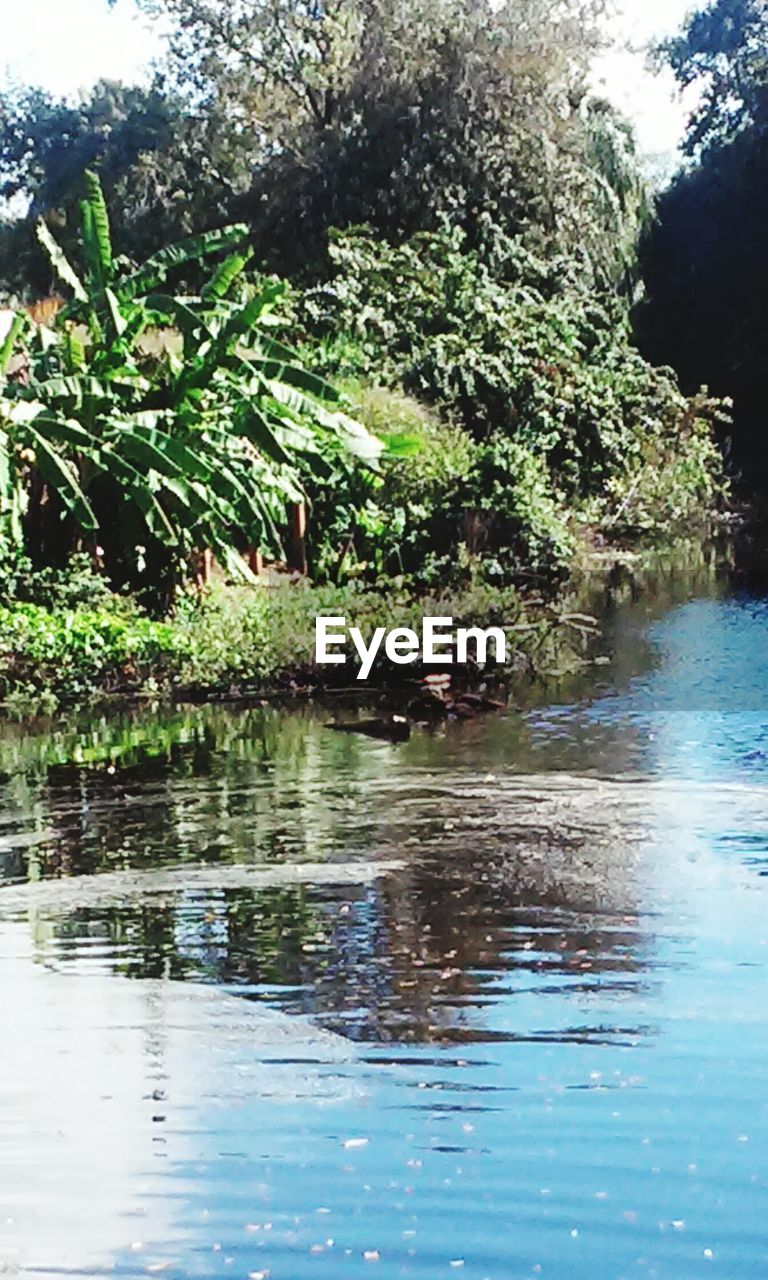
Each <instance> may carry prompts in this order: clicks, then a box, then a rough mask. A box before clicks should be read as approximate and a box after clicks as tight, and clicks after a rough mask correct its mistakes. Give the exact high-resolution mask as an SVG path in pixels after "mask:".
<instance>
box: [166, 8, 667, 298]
mask: <svg viewBox="0 0 768 1280" xmlns="http://www.w3.org/2000/svg"><path fill="white" fill-rule="evenodd" d="M143 2H144V5H145V8H146V9H147V10H149V11H150V12H152V13H154V14H162V15H163V16H164V17H165V18H166V19H170V27H169V31H170V35H169V46H168V67H167V74H168V75H169V77H170V81H171V83H172V84H174V86H175V88H176V90H177V92H179V93H182V92H186V93H187V94H188V95H189V96H190V98H191V101H192V103H193V104H194V105H195V107H196V109H200V110H204V111H206V112H208V111H210V112H213V113H214V114H215V115H216V116H217V117H219V118H226V119H227V120H228V121H229V122H230V128H231V129H232V131H233V133H234V134H235V135H236V136H237V137H238V138H240V139H241V140H243V145H244V146H245V147H246V149H248V150H249V153H250V156H251V158H252V173H253V180H252V185H251V190H250V192H249V195H248V196H247V197H246V198H245V199H244V200H243V201H242V202H240V204H239V205H238V206H237V208H238V213H240V214H242V215H243V216H244V217H246V218H247V219H248V220H249V221H250V222H251V223H252V225H253V226H254V229H255V239H256V242H257V243H258V244H259V245H260V246H264V248H265V251H266V252H267V253H268V254H270V255H271V261H272V263H273V264H274V265H277V266H279V267H281V268H282V267H284V266H285V265H286V264H287V265H288V266H291V267H293V266H296V265H299V266H305V265H307V263H309V264H315V265H316V263H317V261H318V259H320V258H322V255H323V252H324V248H325V244H326V237H327V232H328V230H329V229H330V228H332V227H341V228H344V227H349V226H352V225H355V224H359V223H369V224H371V225H372V226H374V227H375V228H376V229H377V230H378V231H379V232H380V233H381V234H383V235H385V236H386V237H388V238H389V239H391V240H396V239H397V238H402V237H404V236H407V235H410V234H412V233H413V232H415V231H421V230H436V229H437V228H438V227H439V226H440V225H442V224H444V223H445V222H448V223H450V224H452V225H457V226H460V227H461V229H462V230H463V231H464V232H465V233H467V234H468V235H470V237H472V235H473V233H474V231H475V229H476V228H477V227H478V226H481V225H483V222H484V220H485V221H487V219H488V218H489V217H490V218H491V220H492V221H493V222H494V223H497V224H501V225H503V226H504V228H505V230H506V231H507V232H519V233H520V234H522V235H524V236H525V238H526V240H527V242H528V243H529V245H530V247H531V248H534V249H537V250H542V249H543V250H545V251H553V252H565V253H568V254H570V255H572V256H574V257H580V258H581V259H582V261H583V266H584V272H585V275H591V276H592V278H596V279H599V280H600V281H601V282H606V280H611V282H612V281H613V279H615V277H616V274H617V258H620V259H621V264H620V265H619V266H618V275H619V276H621V275H622V272H623V268H624V266H625V265H626V263H625V261H624V259H625V257H626V251H627V247H628V245H631V246H632V251H633V246H634V238H635V236H634V229H635V228H634V227H633V228H632V231H631V233H630V234H629V235H627V225H628V224H632V223H633V220H634V219H635V218H636V217H637V216H639V215H640V214H641V212H642V210H643V208H644V203H643V202H644V197H643V193H642V191H641V184H640V183H639V182H638V180H637V166H636V164H635V163H634V157H633V154H632V146H631V141H630V139H629V137H628V136H627V135H626V133H625V134H624V136H623V138H622V137H620V134H621V129H620V128H618V127H617V125H616V122H615V116H614V117H612V115H611V113H610V111H609V109H608V108H607V107H606V106H605V105H603V106H602V107H600V108H599V109H594V108H591V107H589V106H588V104H587V97H588V91H587V86H588V71H589V66H590V63H591V58H592V55H593V53H594V51H595V49H596V47H597V46H598V44H599V42H600V26H599V18H600V15H601V12H602V3H601V0H560V2H559V3H557V4H552V3H550V0H504V3H502V4H495V3H492V2H491V0H476V2H475V3H473V4H466V3H465V0H326V2H325V3H316V2H315V0H302V2H301V3H294V2H293V0H233V2H232V0H143ZM617 143H620V144H621V145H620V146H619V147H618V148H616V147H615V144H617ZM622 151H623V160H624V161H626V160H627V159H630V160H631V162H632V163H631V165H630V168H631V170H632V174H633V176H632V180H631V182H629V183H626V182H624V181H623V180H624V178H625V177H626V174H627V170H626V167H625V168H624V170H623V173H622V183H623V185H621V184H620V185H619V187H616V186H614V185H613V179H614V178H615V177H616V176H618V175H617V170H616V168H615V166H612V164H611V163H610V161H615V160H616V159H617V157H618V155H619V153H620V152H622ZM611 153H612V154H611Z"/></svg>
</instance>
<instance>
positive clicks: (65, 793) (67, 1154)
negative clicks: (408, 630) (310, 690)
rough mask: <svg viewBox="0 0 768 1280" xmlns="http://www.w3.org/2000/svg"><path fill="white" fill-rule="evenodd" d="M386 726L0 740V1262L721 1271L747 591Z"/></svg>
mask: <svg viewBox="0 0 768 1280" xmlns="http://www.w3.org/2000/svg"><path fill="white" fill-rule="evenodd" d="M676 591H677V595H676V597H670V598H667V597H665V596H664V595H663V594H661V595H659V596H657V597H655V598H653V597H651V598H648V597H646V598H644V599H643V600H641V601H639V602H636V603H634V604H630V605H627V606H625V607H623V608H622V609H619V610H618V611H617V612H615V613H614V614H613V615H612V616H611V617H610V618H609V621H608V632H607V636H606V642H605V651H606V654H609V655H610V656H611V662H610V663H609V664H605V665H601V666H598V667H596V668H595V669H594V670H592V671H591V672H589V673H586V674H585V675H584V676H583V677H580V678H579V679H578V680H575V681H571V682H570V683H565V682H563V683H561V684H560V685H558V686H555V687H553V688H552V689H550V690H549V691H548V693H547V696H546V698H545V699H544V701H543V702H542V701H541V700H539V701H537V700H536V699H535V698H534V697H533V696H532V697H531V698H530V699H529V700H528V702H527V705H526V706H525V707H523V708H522V709H521V710H510V711H509V713H507V714H506V715H504V716H502V717H499V718H497V719H493V720H484V721H482V722H480V721H477V722H472V723H468V724H464V725H461V726H449V727H448V728H447V729H445V730H444V731H440V732H438V733H436V734H431V735H430V734H418V735H416V736H414V737H413V738H412V740H411V741H410V742H409V743H405V744H400V745H396V746H392V745H389V744H385V743H381V742H376V741H372V740H368V739H362V738H353V737H346V736H341V735H335V734H331V733H328V732H327V731H326V730H324V729H323V728H322V721H323V719H326V718H327V715H328V712H327V710H325V711H313V710H312V709H311V708H306V707H305V708H299V709H294V710H293V711H292V712H289V713H285V712H281V711H278V710H276V709H274V708H271V707H265V708H258V709H255V710H248V711H239V712H229V711H227V710H225V709H223V708H213V709H211V708H208V709H204V708H202V709H196V710H194V711H193V712H190V713H188V714H187V713H180V712H179V713H162V714H159V715H158V714H149V713H145V714H136V715H134V716H123V717H116V718H114V719H112V720H110V721H103V720H102V721H92V722H90V723H84V724H82V725H80V726H73V727H66V726H50V727H48V729H47V730H46V731H45V732H42V731H41V732H36V733H29V732H27V733H24V732H22V731H21V730H14V729H12V728H10V727H8V728H7V730H6V731H5V733H4V734H3V736H2V738H0V770H2V771H3V778H4V782H3V798H4V804H3V809H2V814H0V874H1V875H2V876H3V877H4V887H2V889H0V1026H2V1047H1V1048H0V1273H1V1272H2V1271H3V1268H5V1270H6V1271H8V1272H10V1273H11V1274H14V1273H21V1274H23V1275H30V1276H36V1275H46V1276H67V1277H85V1276H94V1275H100V1274H103V1273H106V1274H110V1275H117V1276H121V1277H138V1276H146V1275H148V1274H149V1275H152V1274H162V1275H166V1276H169V1277H187V1276H204V1277H219V1276H233V1277H238V1278H240V1280H245V1277H248V1276H250V1277H265V1276H269V1277H270V1280H281V1278H285V1280H304V1277H307V1278H308V1280H310V1278H311V1277H314V1276H318V1277H321V1278H322V1280H334V1278H335V1277H339V1278H342V1277H351V1278H357V1277H363V1278H365V1277H368V1276H372V1277H379V1278H380V1280H390V1278H394V1277H413V1278H414V1280H439V1277H441V1276H446V1277H448V1276H450V1275H453V1274H456V1275H459V1276H462V1277H465V1278H466V1280H484V1278H487V1280H518V1278H520V1280H523V1278H527V1277H535V1276H544V1277H551V1278H553V1280H596V1277H599V1278H600V1280H620V1278H627V1280H629V1278H631V1277H644V1276H645V1277H650V1276H653V1277H660V1278H664V1277H669V1278H670V1280H699V1278H700V1277H706V1276H709V1275H711V1276H713V1277H720V1278H721V1280H725V1278H727V1280H737V1278H738V1280H751V1278H752V1277H755V1280H757V1277H761V1278H762V1277H763V1276H764V1275H765V1274H766V1266H767V1264H768V1233H767V1232H766V1229H765V1227H764V1222H765V1205H766V1181H767V1180H768V1090H767V1089H766V1085H767V1084H768V1014H767V1012H766V1000H765V992H766V980H767V979H768V912H767V910H766V908H767V907H768V896H767V894H768V879H767V878H766V872H768V790H767V789H766V779H767V778H768V603H766V602H765V601H762V600H757V599H752V598H750V597H747V596H742V597H735V598H734V597H730V596H728V594H727V593H726V592H725V591H724V590H721V589H720V588H719V587H712V588H711V589H709V590H708V592H707V593H706V595H705V596H704V597H703V598H699V599H691V600H689V599H687V598H686V597H687V596H688V595H689V594H691V592H689V591H688V590H686V589H685V586H683V588H682V589H680V588H679V586H678V587H677V588H676Z"/></svg>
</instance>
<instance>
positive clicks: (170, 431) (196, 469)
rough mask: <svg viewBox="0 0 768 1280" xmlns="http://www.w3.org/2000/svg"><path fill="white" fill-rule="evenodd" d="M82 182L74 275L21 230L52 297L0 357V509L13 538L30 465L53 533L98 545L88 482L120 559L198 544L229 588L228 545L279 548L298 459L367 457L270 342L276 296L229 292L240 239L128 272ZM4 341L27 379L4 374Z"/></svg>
mask: <svg viewBox="0 0 768 1280" xmlns="http://www.w3.org/2000/svg"><path fill="white" fill-rule="evenodd" d="M84 181H85V196H84V199H83V200H82V202H81V234H80V246H81V259H82V261H81V264H80V266H79V268H76V267H75V266H74V265H73V264H72V263H71V262H70V261H69V260H68V259H67V257H66V256H65V254H64V252H63V251H62V249H61V248H60V246H59V245H58V243H57V242H56V240H55V239H54V237H53V235H52V233H51V231H50V230H49V228H48V227H47V226H46V224H45V223H44V222H41V223H40V224H39V226H38V235H39V239H40V242H41V244H42V245H43V247H44V248H45V250H46V252H47V254H48V257H49V260H50V263H51V267H52V269H53V270H54V271H55V273H56V275H57V277H58V279H59V281H60V283H61V285H62V286H63V287H64V288H65V289H66V290H67V292H68V294H69V301H68V302H67V304H66V305H65V306H64V307H63V308H62V310H61V311H60V312H59V313H58V314H57V316H56V317H55V320H54V322H53V323H52V324H51V325H50V326H43V325H34V324H33V323H32V322H31V321H29V320H27V319H25V318H23V317H17V319H16V320H15V321H14V323H13V325H12V329H11V332H10V333H9V334H8V336H7V338H6V340H5V341H4V342H3V344H2V346H1V347H0V513H2V512H4V511H6V509H8V511H10V510H11V508H13V509H14V510H16V512H17V518H16V521H15V525H14V526H13V527H14V529H15V530H16V533H17V534H18V529H19V521H18V505H19V504H18V493H19V488H20V484H21V480H22V478H23V476H24V474H25V469H26V470H27V471H28V470H29V468H30V467H34V468H36V469H37V471H38V472H39V474H40V476H41V477H42V479H43V480H44V482H45V484H46V485H47V486H49V487H50V488H51V489H52V490H53V491H55V493H56V494H57V495H58V498H59V500H60V503H61V505H62V507H63V508H64V509H65V510H66V511H67V512H68V513H69V517H70V524H73V525H74V527H75V528H76V529H77V530H78V531H80V533H84V534H86V535H91V536H93V537H94V538H98V534H99V531H100V527H101V523H102V522H103V520H104V514H103V511H101V510H100V509H99V504H98V502H96V501H95V499H94V495H95V494H96V493H97V492H103V482H104V480H105V479H106V480H107V481H108V484H109V485H111V486H112V487H113V489H114V491H115V493H116V497H117V501H118V503H119V505H120V510H121V512H122V513H123V516H124V518H123V520H122V523H123V525H124V527H125V538H126V540H128V541H129V542H130V541H131V540H133V544H134V547H135V549H136V550H137V554H138V553H139V551H138V549H139V544H140V543H141V542H144V543H145V542H146V540H147V538H149V539H154V540H156V541H157V542H159V543H161V544H163V545H164V546H165V547H167V548H169V549H170V551H171V552H172V553H173V554H174V555H176V556H177V557H179V559H180V558H181V557H183V556H184V555H185V554H187V553H188V552H190V551H191V550H192V549H194V548H196V547H204V546H207V547H211V548H212V549H213V550H214V551H215V552H216V554H217V555H218V557H219V558H220V560H221V561H222V563H224V564H225V565H226V566H227V567H228V569H229V570H230V571H231V572H232V573H234V574H236V575H238V576H245V577H247V576H248V573H249V571H248V569H247V568H246V566H245V563H244V561H243V560H242V558H241V556H240V555H238V554H237V551H236V545H237V543H238V541H240V542H246V543H249V544H251V545H258V546H261V547H263V548H264V549H265V550H267V551H272V552H275V553H279V551H280V550H281V530H282V528H283V527H284V524H285V510H286V505H287V504H288V503H289V502H297V501H300V500H301V499H302V496H303V494H302V488H301V483H300V471H301V466H304V468H305V469H306V465H307V460H309V463H310V466H311V467H312V468H315V467H316V468H317V469H318V470H322V468H324V467H329V466H331V465H333V463H334V461H335V460H337V459H338V458H339V457H340V456H346V455H349V454H353V455H356V456H357V457H360V458H362V459H365V461H366V462H368V463H369V464H371V465H375V464H376V461H377V459H378V457H379V454H380V453H381V450H382V444H381V442H380V441H378V440H377V439H375V438H374V437H373V436H371V435H370V433H369V432H368V431H366V429H365V428H364V427H363V426H362V425H361V424H360V423H359V422H357V421H356V420H355V419H354V417H352V416H350V415H349V413H347V411H346V406H345V404H344V402H343V401H342V399H341V397H340V396H339V394H338V392H337V391H336V390H335V389H334V388H333V387H331V386H330V385H329V384H328V383H327V382H325V381H324V380H323V379H322V378H319V377H318V376H317V375H315V374H314V373H312V372H310V371H309V370H307V369H306V368H304V367H303V366H302V364H301V362H300V360H299V359H298V358H297V357H296V355H295V354H294V353H293V352H292V351H291V350H290V349H289V348H288V347H286V346H285V345H283V343H282V342H281V341H280V339H279V338H278V336H277V334H276V329H277V328H278V326H279V323H280V308H281V305H282V304H283V303H284V300H285V294H286V288H285V286H284V285H283V284H282V283H281V282H279V281H274V280H269V281H266V282H264V283H262V284H261V286H259V287H254V286H252V285H249V284H248V283H247V282H246V281H245V277H244V272H245V269H246V267H247V266H248V263H249V261H250V253H249V252H248V250H247V248H246V247H245V244H246V235H247V229H246V228H245V227H244V226H232V227H227V228H224V229H223V230H220V231H211V232H208V233H206V234H205V235H201V236H197V237H192V238H190V239H188V240H186V241H182V242H181V243H179V244H176V245H172V246H169V247H168V248H166V249H164V250H162V251H161V252H160V253H157V254H155V255H154V256H153V257H152V258H150V259H149V260H148V261H147V262H145V263H144V264H143V265H142V266H140V267H139V268H138V269H132V268H128V267H127V266H126V264H125V262H124V261H122V260H121V259H120V258H118V257H116V256H115V254H114V252H113V246H112V241H111V234H110V225H109V217H108V213H107V208H106V204H105V201H104V195H103V192H102V188H101V185H100V183H99V180H98V177H97V176H96V175H95V174H93V173H86V175H85V179H84ZM225 252H226V256H225V257H223V259H222V260H221V261H219V263H218V265H217V266H216V267H215V269H214V270H213V273H212V274H211V276H210V278H209V279H208V281H207V283H206V284H205V285H204V286H203V287H202V289H201V290H200V291H199V293H198V294H197V295H195V296H179V295H177V294H176V293H174V292H172V291H169V290H168V289H167V282H168V278H169V276H170V275H171V273H172V272H174V271H175V270H177V269H178V268H180V267H183V266H185V265H188V264H195V265H199V264H200V263H201V262H202V261H203V260H204V259H206V258H209V257H212V256H216V255H217V256H219V257H221V255H222V254H223V253H225ZM20 345H21V346H22V347H23V349H24V352H25V357H24V358H25V360H26V362H27V369H26V372H25V375H24V376H22V377H20V376H15V377H14V376H13V375H12V374H10V373H9V371H8V366H9V362H10V359H11V356H12V354H13V352H14V351H17V350H18V349H19V346H20ZM12 494H15V495H16V497H15V498H12V497H11V496H10V495H12ZM9 504H10V506H9ZM14 504H15V506H14ZM137 530H138V531H139V532H137ZM126 550H127V551H128V552H130V550H131V548H130V546H129V547H127V548H126Z"/></svg>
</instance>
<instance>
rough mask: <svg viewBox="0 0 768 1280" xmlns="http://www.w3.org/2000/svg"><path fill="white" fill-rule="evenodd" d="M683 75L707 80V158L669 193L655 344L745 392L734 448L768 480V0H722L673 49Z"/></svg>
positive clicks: (674, 359)
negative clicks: (767, 390)
mask: <svg viewBox="0 0 768 1280" xmlns="http://www.w3.org/2000/svg"><path fill="white" fill-rule="evenodd" d="M666 50H667V55H668V57H669V58H670V61H671V64H672V66H673V67H674V69H675V72H676V74H677V76H678V79H679V81H680V83H681V84H683V85H686V84H692V83H696V84H700V85H701V87H702V90H703V94H702V98H701V104H700V106H699V107H698V108H697V109H696V110H695V111H694V114H693V116H692V119H691V122H690V127H689V131H688V136H687V147H688V150H689V152H690V153H691V154H692V155H693V156H695V157H697V158H696V159H695V160H693V161H692V162H691V163H690V164H689V166H688V167H687V168H686V169H684V170H683V171H682V172H681V173H680V175H679V176H678V177H677V178H676V180H675V181H674V182H673V183H672V185H671V187H670V188H669V189H668V190H667V191H666V192H664V193H663V195H662V197H661V199H660V201H659V206H658V218H657V221H656V224H655V226H654V229H653V232H652V234H651V236H650V238H649V241H648V245H647V247H646V253H645V264H644V265H645V279H646V286H647V293H648V301H647V303H646V304H645V306H644V308H643V309H642V310H641V312H640V314H639V317H638V329H639V334H640V337H641V340H642V343H643V346H644V349H645V351H646V353H647V354H648V355H649V356H650V357H651V358H652V359H654V360H657V361H662V362H664V363H669V364H672V365H673V366H674V367H675V368H676V369H677V370H678V372H679V373H680V375H681V377H682V379H683V382H684V384H685V385H686V386H687V388H688V389H689V390H693V389H695V388H696V387H697V386H699V385H700V384H701V383H707V384H709V385H710V386H711V387H712V388H713V389H714V390H716V391H717V392H718V393H719V394H720V395H728V396H732V397H733V400H734V433H733V439H734V450H735V460H736V463H737V465H738V467H739V468H740V469H741V470H742V471H743V472H744V473H745V476H746V478H748V479H750V480H752V479H758V480H760V481H762V482H765V481H766V480H768V448H767V446H766V441H765V429H764V421H763V420H764V415H765V409H764V377H763V364H764V358H765V357H764V352H765V351H766V349H767V348H768V318H767V313H766V307H765V298H766V293H767V292H768V4H766V3H765V2H764V0H716V2H715V3H714V4H711V5H710V6H709V8H708V9H706V10H704V11H703V12H701V13H698V14H695V15H694V16H693V17H692V18H691V19H690V20H689V22H688V24H687V26H686V29H685V31H684V33H683V34H682V35H681V36H680V37H679V38H678V39H676V40H674V41H672V42H670V43H669V44H668V45H667V47H666Z"/></svg>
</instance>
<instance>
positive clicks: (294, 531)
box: [286, 502, 307, 576]
mask: <svg viewBox="0 0 768 1280" xmlns="http://www.w3.org/2000/svg"><path fill="white" fill-rule="evenodd" d="M306 532H307V507H306V503H304V502H294V503H292V505H291V514H290V522H289V525H288V545H287V548H286V550H287V553H288V568H289V569H295V570H296V571H297V572H298V573H301V574H303V575H305V576H306V572H307V549H306V547H305V546H304V535H305V533H306Z"/></svg>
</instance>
